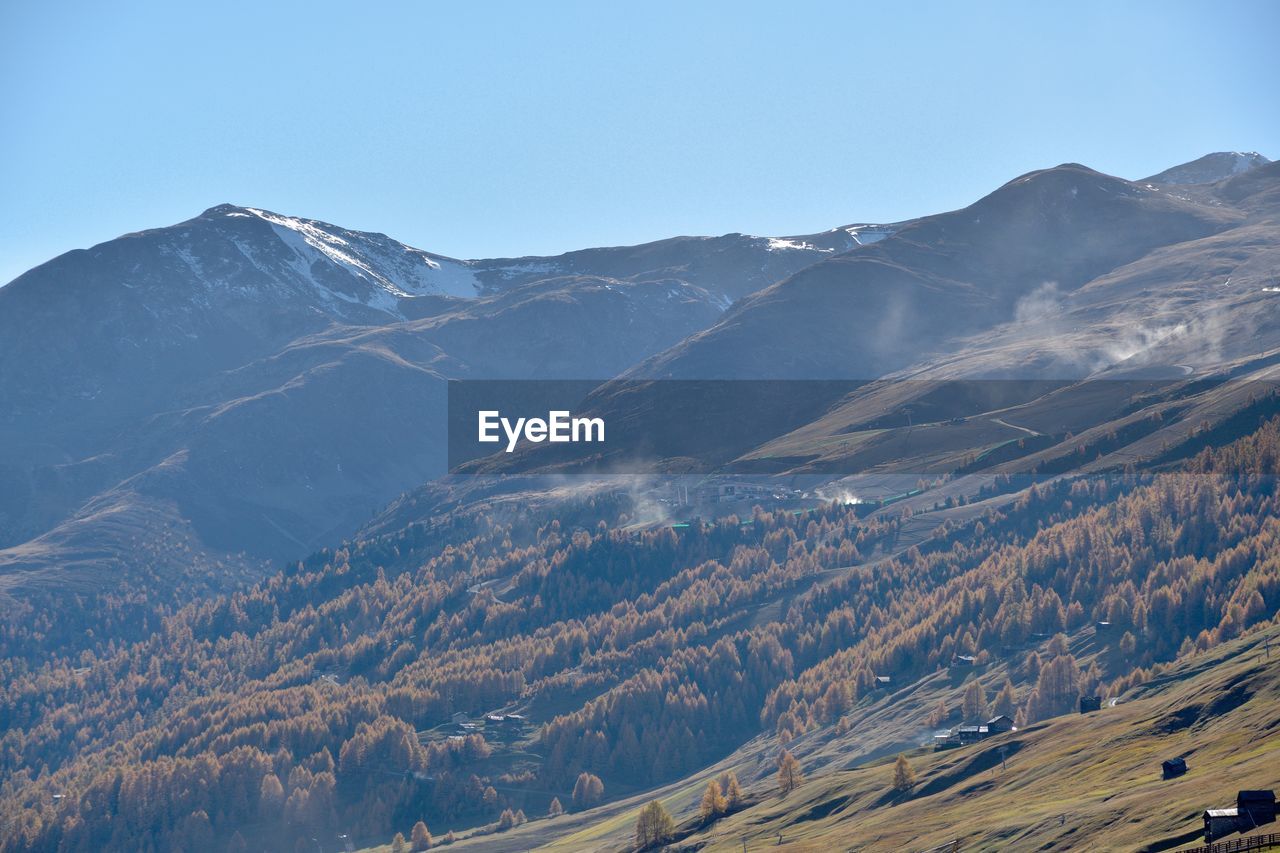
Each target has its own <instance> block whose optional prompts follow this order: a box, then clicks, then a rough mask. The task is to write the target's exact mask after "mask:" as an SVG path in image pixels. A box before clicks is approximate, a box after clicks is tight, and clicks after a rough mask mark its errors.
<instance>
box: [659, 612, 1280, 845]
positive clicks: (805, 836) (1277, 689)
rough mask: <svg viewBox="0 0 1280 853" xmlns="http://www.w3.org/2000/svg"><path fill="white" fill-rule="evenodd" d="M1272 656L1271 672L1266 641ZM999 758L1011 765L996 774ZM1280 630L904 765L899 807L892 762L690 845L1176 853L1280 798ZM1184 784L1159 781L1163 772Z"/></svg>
mask: <svg viewBox="0 0 1280 853" xmlns="http://www.w3.org/2000/svg"><path fill="white" fill-rule="evenodd" d="M1267 639H1269V640H1270V641H1271V645H1272V649H1271V653H1270V656H1269V657H1268V655H1267V652H1266V649H1265V645H1264V641H1265V640H1267ZM1002 748H1003V749H1004V750H1005V752H1006V754H1007V756H1008V758H1007V762H1006V765H1005V767H1004V768H1003V769H1002V768H1001V761H1000V753H1001V750H1002ZM1277 750H1280V628H1277V627H1276V626H1269V627H1267V628H1266V629H1263V630H1259V631H1256V632H1252V633H1250V634H1248V635H1246V636H1244V637H1242V638H1240V639H1238V640H1236V641H1234V642H1231V643H1228V644H1225V645H1223V646H1220V647H1217V648H1215V649H1212V650H1210V651H1208V652H1204V653H1201V654H1198V655H1194V656H1192V657H1190V658H1188V659H1186V660H1184V661H1181V662H1180V663H1179V664H1178V665H1176V666H1175V667H1173V668H1172V669H1170V670H1169V671H1168V672H1167V673H1165V674H1163V675H1162V676H1160V677H1158V678H1156V679H1154V680H1152V681H1151V682H1149V683H1147V684H1143V685H1140V686H1138V687H1135V688H1134V689H1133V690H1131V691H1129V692H1128V693H1126V694H1125V695H1123V696H1121V697H1118V702H1117V703H1116V704H1115V705H1114V706H1113V707H1107V708H1104V709H1103V710H1102V711H1101V712H1099V713H1096V714H1090V715H1085V716H1081V715H1068V716H1063V717H1058V718H1055V719H1052V720H1049V721H1047V722H1044V723H1039V724H1035V725H1032V726H1030V727H1028V728H1026V729H1025V730H1022V731H1017V732H1011V733H1009V734H1005V735H1000V736H997V737H994V738H991V739H989V740H987V741H984V742H982V743H979V744H978V745H975V746H971V747H964V748H960V749H955V750H949V751H945V752H939V753H934V752H930V751H924V750H918V751H915V752H912V753H910V754H909V757H910V761H911V763H912V765H913V768H914V770H915V772H916V775H917V783H916V786H915V789H914V791H913V792H912V793H910V794H908V795H902V796H896V795H894V794H893V793H892V792H891V791H890V781H891V779H892V776H893V758H892V757H886V758H883V759H880V760H877V761H873V762H870V763H868V764H866V765H864V766H861V767H858V768H856V769H852V770H847V771H837V772H834V773H828V774H823V775H815V776H814V778H812V779H811V780H810V781H808V782H806V783H805V784H803V785H802V786H800V787H799V788H798V789H796V790H795V791H794V792H792V793H791V794H790V795H788V796H786V797H779V796H776V795H768V796H765V797H764V798H763V799H762V800H761V801H759V802H758V803H756V804H755V805H753V806H751V807H749V808H747V809H745V810H744V811H742V812H739V813H737V814H734V815H731V816H729V817H727V818H725V819H723V820H721V821H719V822H718V823H716V824H715V825H713V826H712V827H710V828H708V829H705V830H702V831H699V832H695V833H693V834H691V835H690V836H689V837H688V838H687V839H685V841H684V842H683V846H685V847H687V848H690V849H702V850H708V851H718V850H723V851H735V850H739V849H741V847H742V842H743V841H746V842H747V844H748V848H749V849H750V848H751V847H754V846H757V845H764V844H768V845H769V846H770V847H771V848H773V847H774V845H776V844H777V840H778V838H779V837H781V838H782V839H783V844H782V845H781V846H780V847H778V848H777V849H780V850H791V851H808V850H813V851H817V850H832V849H852V850H925V849H928V848H930V847H933V846H936V845H941V844H944V843H946V842H948V841H951V840H959V842H960V845H961V849H962V850H966V851H969V850H974V851H976V850H1083V849H1088V850H1135V851H1136V850H1143V851H1157V850H1176V849H1181V848H1183V847H1187V846H1194V845H1195V843H1197V842H1198V840H1199V839H1200V838H1201V835H1200V829H1201V823H1200V813H1201V812H1202V811H1203V810H1204V809H1205V808H1210V807H1222V806H1228V805H1231V804H1232V803H1233V802H1234V799H1235V793H1236V790H1237V789H1239V788H1277V787H1280V762H1277V761H1276V756H1277ZM1176 756H1185V757H1186V760H1187V764H1188V767H1189V772H1188V773H1187V774H1186V775H1185V776H1182V777H1180V778H1177V779H1173V780H1169V781H1164V780H1162V779H1161V777H1160V762H1161V761H1162V760H1164V759H1167V758H1173V757H1176Z"/></svg>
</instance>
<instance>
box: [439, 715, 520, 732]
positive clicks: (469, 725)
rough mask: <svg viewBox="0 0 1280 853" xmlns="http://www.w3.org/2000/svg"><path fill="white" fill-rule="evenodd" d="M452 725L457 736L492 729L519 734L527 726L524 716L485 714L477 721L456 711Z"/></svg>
mask: <svg viewBox="0 0 1280 853" xmlns="http://www.w3.org/2000/svg"><path fill="white" fill-rule="evenodd" d="M452 721H453V725H454V727H455V728H456V729H457V733H458V734H459V735H474V734H479V733H480V732H484V731H487V732H491V733H492V732H493V730H494V729H498V730H500V731H507V732H513V733H514V732H520V731H522V730H523V729H524V727H525V726H526V725H528V724H529V718H528V717H526V716H525V715H524V714H501V713H494V714H485V715H484V716H483V717H481V718H480V719H478V720H473V719H471V717H470V716H468V715H467V714H464V713H463V712H461V711H458V712H457V713H456V714H454V715H453V717H452Z"/></svg>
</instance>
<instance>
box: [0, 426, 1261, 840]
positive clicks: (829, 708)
mask: <svg viewBox="0 0 1280 853" xmlns="http://www.w3.org/2000/svg"><path fill="white" fill-rule="evenodd" d="M1278 473H1280V422H1277V421H1271V422H1268V423H1266V424H1264V425H1262V426H1260V427H1259V428H1258V429H1257V431H1256V432H1254V433H1252V434H1250V435H1248V436H1245V437H1244V438H1241V439H1239V440H1238V441H1236V442H1234V443H1232V444H1230V445H1229V446H1226V447H1223V448H1216V449H1215V448H1208V449H1205V450H1204V451H1202V452H1201V453H1200V454H1199V455H1198V456H1196V457H1195V458H1194V459H1191V460H1188V461H1187V462H1184V463H1182V464H1180V465H1179V466H1178V467H1177V468H1176V469H1174V470H1167V471H1164V472H1162V473H1143V472H1138V471H1132V470H1131V471H1128V472H1124V473H1118V474H1116V475H1114V476H1110V477H1097V478H1089V479H1077V480H1068V479H1061V480H1057V481H1055V482H1051V483H1045V484H1041V485H1038V486H1034V487H1032V488H1030V489H1028V490H1026V491H1025V492H1024V493H1022V494H1020V495H1019V496H1018V497H1017V498H1016V500H1013V501H1005V502H992V503H991V505H990V507H989V508H988V509H986V511H985V512H983V513H981V514H980V516H979V517H978V518H976V519H975V520H974V521H972V522H970V523H966V524H944V525H943V526H941V527H939V528H938V529H937V530H935V531H934V533H933V535H932V536H930V537H928V538H926V539H925V540H924V541H922V542H918V543H916V544H912V545H910V547H904V546H905V544H906V543H905V542H904V541H903V540H901V539H900V536H901V530H902V524H903V521H904V519H902V518H900V517H896V516H891V515H888V514H884V515H881V516H879V517H871V518H865V517H862V514H861V513H859V512H858V511H857V509H858V508H857V507H856V506H844V505H840V504H834V503H833V504H828V505H824V506H821V507H817V508H814V509H812V510H807V511H801V512H794V511H782V510H778V511H774V512H766V511H763V510H756V511H755V512H754V514H753V515H752V517H750V518H739V517H736V516H729V517H725V518H721V519H719V520H717V521H715V522H713V523H703V522H695V523H693V524H690V525H688V526H674V527H673V526H667V525H648V526H636V525H634V524H632V523H631V518H630V517H629V513H630V512H632V511H634V508H633V507H632V506H631V504H630V499H629V498H627V497H626V495H625V493H620V492H607V491H605V492H597V493H590V494H583V495H581V496H579V497H578V498H575V499H573V500H572V501H568V502H563V503H562V504H561V510H560V515H561V519H560V520H558V521H550V522H547V521H545V520H543V519H541V518H540V517H539V514H538V513H535V512H533V511H532V510H530V511H528V512H526V513H523V514H521V513H514V514H512V513H507V514H502V515H499V514H496V513H495V514H492V515H488V516H485V515H473V516H468V517H458V518H452V519H435V520H434V521H433V522H431V523H429V524H427V523H423V524H411V525H409V526H407V527H405V528H403V529H401V530H399V531H398V532H395V533H391V534H387V535H383V536H380V537H378V538H374V539H368V540H362V541H354V542H351V543H348V544H346V545H344V546H343V547H341V548H339V549H336V550H332V551H325V552H320V553H318V554H316V555H314V556H313V557H311V558H310V559H308V560H307V561H305V562H304V563H302V564H299V565H297V566H294V567H292V568H290V569H289V570H287V571H283V572H281V573H279V574H277V575H275V576H274V577H272V578H270V579H269V580H267V581H264V582H262V583H260V584H258V585H256V586H255V587H253V588H252V589H250V590H249V591H246V592H242V593H236V594H233V595H227V596H218V597H213V598H210V599H207V600H203V601H200V602H198V603H195V604H191V605H188V606H186V607H184V608H183V609H181V610H179V611H177V612H175V613H173V614H172V615H168V616H165V617H164V618H163V619H159V618H157V619H156V620H155V621H154V622H153V623H152V625H153V630H152V632H151V633H150V634H149V635H146V636H141V637H139V639H138V640H137V641H136V642H120V641H117V640H115V639H112V640H111V641H109V642H105V643H104V642H102V641H101V640H97V639H95V638H94V637H92V636H90V637H88V638H87V639H85V640H84V642H83V643H82V644H81V646H82V648H80V649H77V650H76V652H75V653H74V654H68V655H59V654H57V653H51V652H49V651H48V650H47V647H46V646H45V645H44V644H43V643H41V642H37V641H36V639H38V638H33V636H32V629H31V628H30V627H29V626H28V628H26V629H20V628H18V627H13V628H10V629H9V634H8V636H7V637H6V641H5V642H6V651H7V652H9V654H7V655H6V656H5V660H4V663H3V667H4V671H3V684H4V688H3V693H2V694H0V730H3V731H4V735H3V736H2V737H0V776H2V777H3V778H4V782H3V786H2V788H0V820H2V821H3V822H4V826H5V828H6V831H5V832H4V833H3V837H4V839H5V849H13V850H18V849H27V848H33V849H47V850H56V849H66V850H99V849H104V848H110V849H152V850H157V851H159V850H176V849H185V850H206V849H227V848H229V849H254V850H256V849H262V848H263V847H265V848H268V849H280V848H282V847H288V848H292V847H293V846H294V843H295V841H297V840H298V839H303V840H304V841H305V840H306V839H310V838H313V837H320V836H323V837H325V838H334V837H336V836H337V835H338V834H343V833H345V834H349V835H351V836H353V837H355V838H357V839H362V840H366V841H377V840H382V841H386V840H387V839H389V837H390V836H391V835H392V834H393V833H395V832H397V831H400V832H404V833H406V834H408V833H409V830H410V828H411V827H412V826H413V825H414V824H415V823H416V822H417V821H419V820H423V821H425V823H426V825H427V826H429V827H430V828H431V830H432V831H433V832H435V833H436V835H437V836H439V835H441V834H443V833H444V832H445V831H447V830H456V831H458V832H462V831H464V830H468V829H470V828H474V827H481V828H484V829H485V831H490V830H495V829H496V830H499V831H500V830H502V829H503V828H505V827H510V826H513V825H515V824H517V823H519V822H520V821H522V820H525V819H530V818H533V817H536V816H540V815H544V814H546V813H547V812H548V810H554V808H555V806H553V805H552V800H553V798H555V800H556V804H557V805H559V806H562V807H563V808H565V809H570V810H572V809H580V808H586V807H590V806H592V805H594V804H595V803H596V802H598V801H599V800H601V799H604V800H609V799H613V798H616V797H618V796H622V795H625V794H630V793H636V792H639V791H642V790H644V789H645V788H646V787H649V786H652V785H654V784H657V783H661V782H665V781H670V780H674V779H679V778H681V777H682V776H684V775H686V774H689V773H691V772H694V771H696V770H698V769H699V768H701V767H704V766H706V765H707V764H709V763H711V762H713V761H715V760H717V759H719V758H720V757H722V756H724V755H726V754H728V753H729V752H732V751H733V750H734V749H736V748H737V747H738V746H740V745H741V744H742V743H744V742H745V741H747V740H748V739H750V738H752V737H755V736H758V735H759V734H761V733H765V734H769V735H771V736H772V735H773V734H776V738H777V740H778V742H780V743H783V744H785V743H786V742H788V741H789V740H790V739H791V738H793V737H795V736H797V735H798V734H800V733H804V732H812V731H818V730H821V729H822V728H823V727H827V726H831V727H832V728H833V730H834V729H838V728H839V726H840V723H841V720H842V718H843V717H844V716H845V715H846V714H848V713H849V712H851V711H852V710H853V709H854V708H855V707H857V705H858V703H859V702H860V701H862V700H863V698H864V696H865V695H866V694H867V693H868V692H869V690H870V688H871V686H872V681H873V680H874V676H876V675H889V676H891V677H893V678H894V679H910V678H916V677H919V676H922V675H926V674H928V673H930V672H932V671H935V670H937V669H938V668H940V667H946V666H948V665H949V664H950V663H951V662H952V659H953V656H955V655H958V654H970V655H973V656H974V657H975V658H976V659H977V662H978V663H979V664H981V663H985V662H988V661H993V660H1002V661H1005V662H1007V663H1008V664H1009V672H1010V674H1011V678H1010V680H1009V683H1008V684H1007V685H1006V686H1005V689H1003V690H1002V691H1001V692H1000V695H999V696H993V697H988V698H991V699H994V700H995V702H997V703H1000V704H1002V705H1004V706H1007V707H1008V709H1009V710H1011V711H1013V712H1014V714H1016V715H1017V716H1018V717H1019V718H1020V720H1021V721H1036V720H1040V719H1044V718H1047V717H1051V716H1053V715H1056V714H1060V713H1063V712H1064V711H1067V710H1070V709H1071V708H1072V707H1073V705H1074V703H1075V701H1076V698H1077V697H1078V696H1079V695H1080V694H1081V693H1093V692H1095V691H1099V692H1103V693H1105V694H1107V695H1111V694H1114V693H1115V692H1117V691H1119V690H1120V689H1122V688H1123V687H1126V686H1128V685H1132V684H1134V683H1137V682H1139V681H1142V680H1145V679H1148V678H1150V677H1152V675H1153V674H1155V673H1157V672H1159V671H1160V670H1161V668H1162V667H1165V666H1167V665H1168V663H1169V662H1170V661H1172V660H1174V659H1175V658H1176V657H1177V656H1178V655H1180V654H1186V653H1188V652H1190V651H1192V650H1194V649H1206V648H1210V647H1213V646H1215V645H1217V644H1219V643H1221V642H1223V641H1225V640H1229V639H1231V638H1233V637H1235V636H1237V635H1238V634H1240V633H1241V632H1242V631H1244V630H1246V629H1248V628H1249V627H1251V626H1253V625H1256V624H1258V623H1261V622H1264V621H1266V620H1269V619H1273V618H1274V615H1275V613H1276V611H1277V608H1278V607H1280V556H1278V553H1280V552H1278V550H1277V535H1278V533H1280V520H1278V519H1277V507H1276V501H1277V495H1276V490H1275V483H1276V475H1277V474H1278ZM140 606H141V605H140ZM45 621H46V623H59V622H66V621H72V620H52V619H47V620H45ZM1090 621H1107V622H1110V623H1111V626H1112V627H1111V634H1110V636H1111V637H1112V639H1111V640H1110V641H1109V642H1108V645H1107V648H1106V649H1105V652H1104V653H1102V654H1099V655H1096V656H1094V657H1093V658H1092V659H1091V660H1090V661H1089V663H1088V665H1087V666H1082V665H1081V663H1080V662H1078V661H1077V660H1076V659H1075V658H1074V657H1072V655H1071V654H1070V653H1069V651H1068V647H1067V644H1066V643H1064V642H1051V643H1047V644H1041V645H1040V648H1041V649H1042V652H1040V651H1028V648H1029V647H1030V646H1033V645H1035V641H1036V640H1037V638H1040V637H1051V636H1052V635H1054V634H1057V633H1059V632H1071V631H1073V630H1075V629H1077V628H1079V627H1080V626H1081V625H1084V624H1086V623H1088V622H1090ZM28 624H29V623H28ZM45 627H46V628H48V627H53V625H51V624H47V625H46V626H45ZM983 702H984V705H985V702H986V699H984V700H983ZM984 710H985V707H984ZM459 712H461V713H462V714H465V715H467V717H468V718H469V719H479V718H482V716H483V715H484V714H486V713H489V712H502V713H511V712H519V713H520V714H523V715H524V716H525V717H526V718H527V719H528V724H527V725H521V726H519V727H518V728H516V729H515V730H512V729H511V728H510V727H503V726H500V725H498V724H497V723H482V724H481V725H480V726H478V727H477V728H476V730H472V731H468V732H467V733H466V734H465V735H464V734H455V729H454V728H452V726H453V725H454V721H452V719H451V718H452V715H454V714H456V713H459ZM515 719H519V718H518V717H517V718H515ZM584 774H585V775H584ZM596 780H598V781H596ZM246 829H249V830H251V831H246ZM139 839H143V841H141V842H140V841H139Z"/></svg>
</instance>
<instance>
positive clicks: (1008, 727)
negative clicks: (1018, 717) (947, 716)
mask: <svg viewBox="0 0 1280 853" xmlns="http://www.w3.org/2000/svg"><path fill="white" fill-rule="evenodd" d="M1017 730H1018V727H1017V726H1015V725H1014V724H1013V720H1012V719H1011V718H1010V717H1009V716H1008V715H1007V714H1001V715H1000V716H998V717H992V718H991V719H989V720H987V721H986V722H985V723H982V724H980V725H962V726H956V727H955V728H954V729H943V730H942V731H939V732H935V733H934V735H933V749H934V751H935V752H936V751H938V750H942V749H954V748H955V747H957V746H968V745H969V744H971V743H977V742H978V741H980V740H985V739H986V738H989V737H991V736H992V735H998V734H1003V733H1005V732H1016V731H1017Z"/></svg>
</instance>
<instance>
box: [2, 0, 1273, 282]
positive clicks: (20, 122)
mask: <svg viewBox="0 0 1280 853" xmlns="http://www.w3.org/2000/svg"><path fill="white" fill-rule="evenodd" d="M904 6H905V7H906V8H905V9H904V8H903V7H904ZM1278 34H1280V3H1276V2H1274V0H1264V2H1235V3H1231V2H1226V3H1224V2H1217V3H1207V2H1206V3H1179V2H1168V0H1162V2H1157V3H1145V2H1123V3H1121V2H1114V0H1109V2H1102V3H1066V2H1063V3H1048V2H1043V3H1042V2H1016V3H986V2H973V0H969V1H968V2H959V0H955V2H945V3H914V4H902V3H896V2H880V1H878V2H831V3H821V4H819V3H794V2H793V3H773V4H767V5H766V4H757V3H746V2H743V3H712V2H692V3H690V2H684V3H657V2H651V0H645V2H635V3H631V4H621V3H612V2H608V3H606V2H597V3H553V2H546V3H543V2H537V3H535V2H520V3H444V2H440V3H430V2H413V3H407V2H406V3H381V2H366V3H361V4H357V3H330V2H323V0H310V2H276V1H275V0H272V1H271V2H244V3H240V2H217V3H175V2H172V0H167V2H129V3H102V2H79V3H75V2H59V3H53V2H40V0H12V2H5V3H3V5H0V86H3V96H2V98H0V130H2V133H0V282H4V281H8V280H9V279H11V278H12V277H14V276H15V275H17V274H18V273H19V272H21V271H23V270H25V269H26V268H28V267H30V266H33V265H35V264H37V263H39V262H41V261H44V260H47V259H48V258H50V257H52V256H54V255H56V254H58V253H60V252H63V251H66V250H68V249H72V248H77V247H84V246H88V245H91V244H93V243H96V242H100V241H102V240H106V239H110V238H112V237H114V236H117V235H119V234H121V233H124V232H127V231H132V230H137V229H141V228H146V227H152V226H159V225H166V224H170V223H173V222H177V221H181V220H183V219H186V218H189V217H191V216H194V215H196V214H197V213H199V212H200V211H201V210H204V209H205V208H207V207H210V206H212V205H214V204H218V203H221V202H233V203H237V204H245V205H253V206H260V207H266V208H270V209H273V210H277V211H280V212H283V213H289V214H295V215H301V216H309V217H313V218H318V219H324V220H327V221H331V222H336V223H339V224H341V225H345V226H349V227H355V228H362V229H368V230H375V231H383V232H386V233H388V234H391V235H393V236H395V237H397V238H399V239H401V240H403V241H405V242H408V243H411V244H413V245H417V246H420V247H422V248H425V249H429V250H432V251H436V252H441V253H443V254H448V255H453V256H457V257H484V256H496V255H518V254H528V253H555V252H560V251H565V250H568V249H572V248H580V247H584V246H591V245H616V244H624V243H634V242H640V241H644V240H649V239H656V238H659V237H663V236H669V235H673V234H720V233H725V232H729V231H743V232H748V233H754V234H794V233H804V232H809V231H816V230H821V229H825V228H829V227H832V226H835V225H839V224H844V223H847V222H851V221H863V220H866V221H889V220H894V219H901V218H905V217H908V216H912V215H917V214H922V213H928V212H934V211H938V210H942V209H948V208H954V207H958V206H962V205H964V204H967V203H969V202H970V201H972V200H974V199H975V198H977V197H979V196H981V195H982V194H984V193H986V192H988V191H989V190H991V189H993V188H994V187H995V186H996V185H998V184H1000V183H1002V182H1004V181H1005V180H1007V179H1009V178H1011V177H1013V176H1015V175H1017V174H1019V173H1021V172H1024V171H1027V170H1030V169H1033V168H1039V167H1044V166H1048V165H1054V164H1057V163H1060V162H1064V161H1078V162H1083V163H1085V164H1087V165H1090V166H1093V167H1094V168H1098V169H1101V170H1103V171H1107V172H1111V173H1113V174H1118V175H1122V176H1125V177H1134V178H1136V177H1142V176H1144V175H1147V174H1150V173H1153V172H1155V171H1158V170H1160V169H1162V168H1164V167H1166V166H1169V165H1172V164H1174V163H1177V162H1181V161H1185V160H1189V159H1192V158H1194V157H1196V156H1199V155H1200V154H1203V153H1207V152H1209V151H1214V150H1224V149H1226V150H1255V149H1256V150H1260V151H1261V152H1262V153H1263V154H1266V155H1267V156H1269V157H1273V158H1275V157H1280V101H1278V98H1277V94H1276V88H1275V87H1276V82H1277V81H1278V80H1280V59H1278V58H1277V57H1278V56H1280V51H1277V50H1276V41H1275V40H1276V38H1277V36H1278Z"/></svg>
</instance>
